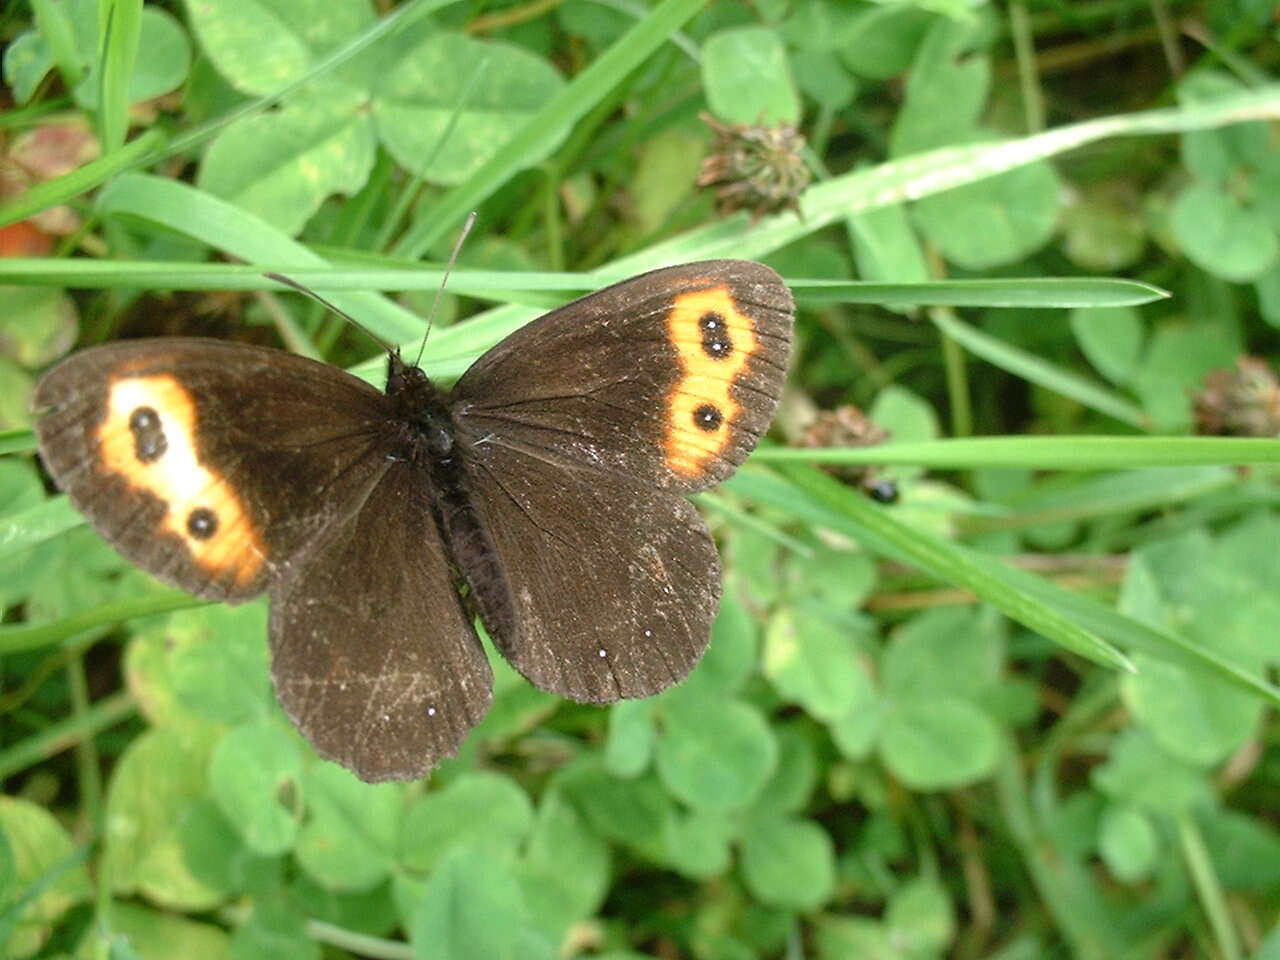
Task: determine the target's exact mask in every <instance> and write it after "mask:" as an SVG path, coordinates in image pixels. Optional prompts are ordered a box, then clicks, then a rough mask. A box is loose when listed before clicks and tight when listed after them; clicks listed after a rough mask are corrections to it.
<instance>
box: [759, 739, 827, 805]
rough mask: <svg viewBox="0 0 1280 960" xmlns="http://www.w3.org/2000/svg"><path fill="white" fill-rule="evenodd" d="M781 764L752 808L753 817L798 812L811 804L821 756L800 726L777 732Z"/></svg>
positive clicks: (779, 761)
mask: <svg viewBox="0 0 1280 960" xmlns="http://www.w3.org/2000/svg"><path fill="white" fill-rule="evenodd" d="M777 734H778V765H777V768H776V769H775V770H774V772H773V776H772V777H770V778H769V782H768V783H766V784H765V787H764V789H763V790H762V791H761V792H760V796H758V797H757V798H756V802H755V804H754V805H753V806H752V811H751V812H752V815H753V816H756V817H759V816H761V815H764V814H783V813H797V812H799V811H800V810H803V809H804V808H805V807H806V806H807V805H808V803H809V798H810V796H811V795H812V794H813V789H814V786H815V784H816V783H817V780H818V756H817V751H816V750H815V748H814V745H813V739H812V736H811V734H810V733H808V732H807V730H806V729H805V728H802V727H801V726H800V725H799V724H794V723H793V724H789V725H787V726H784V727H780V728H778V729H777Z"/></svg>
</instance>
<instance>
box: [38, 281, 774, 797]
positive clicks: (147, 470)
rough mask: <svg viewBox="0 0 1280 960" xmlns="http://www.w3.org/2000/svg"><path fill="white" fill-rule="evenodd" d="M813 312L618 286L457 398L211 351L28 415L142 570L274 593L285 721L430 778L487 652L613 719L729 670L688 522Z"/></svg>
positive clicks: (293, 361)
mask: <svg viewBox="0 0 1280 960" xmlns="http://www.w3.org/2000/svg"><path fill="white" fill-rule="evenodd" d="M793 314H794V305H793V302H792V297H791V293H790V291H789V290H788V289H787V287H786V285H785V284H784V283H783V282H782V280H781V279H780V278H779V277H778V275H777V274H776V273H774V272H773V271H772V270H770V269H769V268H768V267H765V266H763V265H761V264H758V263H751V262H747V261H735V260H713V261H707V262H704V263H691V264H684V265H682V266H674V267H667V268H665V269H661V270H655V271H652V272H650V273H645V274H642V275H640V276H637V277H634V278H632V279H630V280H625V281H623V282H621V283H618V284H615V285H613V286H610V287H607V288H605V289H603V290H600V291H597V292H596V293H593V294H590V295H588V296H586V297H583V298H582V299H579V300H576V301H574V302H572V303H569V304H567V305H565V306H563V307H560V308H559V309H557V310H553V311H552V312H551V313H548V314H546V315H544V316H542V317H540V318H538V319H537V320H534V321H533V322H531V323H529V324H528V325H526V326H524V327H522V328H521V329H519V330H517V331H516V332H515V333H512V334H511V335H510V336H508V337H507V338H506V339H504V340H503V341H501V342H500V343H498V344H497V345H496V346H494V347H493V348H492V349H490V350H489V351H488V352H487V353H485V354H484V355H482V356H481V357H480V359H479V360H477V361H476V362H475V363H474V364H473V365H472V366H471V367H470V368H469V369H468V370H467V371H466V372H465V373H464V374H463V376H462V377H461V378H460V379H459V380H458V381H457V383H456V384H455V385H454V386H453V388H452V389H451V390H448V391H445V390H443V389H441V388H440V387H438V386H437V385H436V384H434V383H433V382H432V381H431V380H429V379H428V378H427V376H426V374H425V373H424V372H423V371H422V369H421V368H419V367H418V366H416V365H415V364H410V363H406V362H405V361H404V360H402V359H401V357H400V355H399V353H398V352H389V354H388V360H387V382H386V388H385V390H383V391H379V390H377V389H376V388H375V387H373V386H371V385H369V384H367V383H365V382H364V381H362V380H359V379H357V378H355V377H353V376H351V375H350V374H348V373H345V372H343V371H341V370H339V369H337V368H335V367H331V366H328V365H326V364H323V363H319V362H317V361H313V360H310V359H306V358H304V357H300V356H296V355H293V354H289V353H285V352H283V351H279V350H274V349H269V348H265V347H256V346H248V345H244V344H237V343H230V342H224V341H218V340H208V339H188V338H160V339H150V340H136V341H122V342H118V343H113V344H109V345H106V346H99V347H94V348H90V349H86V350H83V351H81V352H79V353H76V354H73V355H71V356H70V357H68V358H66V359H65V360H63V361H61V362H60V363H59V364H57V365H56V366H55V367H53V368H52V369H51V370H49V371H48V372H47V373H46V374H45V375H44V376H43V377H42V378H41V380H40V382H39V383H38V385H37V387H36V391H35V398H34V407H35V410H36V416H37V423H36V433H37V437H38V441H39V447H40V455H41V458H42V459H43V461H44V463H45V465H46V467H47V469H48V471H49V473H50V474H51V475H52V477H53V479H54V481H55V482H56V483H57V484H58V486H59V487H60V488H61V489H63V490H65V491H66V492H67V494H68V496H69V497H70V500H71V502H72V503H73V504H74V505H75V506H76V507H77V508H78V509H79V510H80V511H81V512H82V513H83V514H84V515H85V516H86V517H87V518H88V519H89V521H90V522H91V523H92V524H93V526H94V527H95V528H97V530H98V532H99V533H100V534H102V536H103V537H105V538H106V539H107V540H108V541H109V542H110V543H111V544H113V545H114V546H115V548H116V549H117V550H118V551H119V552H120V553H121V554H123V555H124V557H125V558H127V559H128V560H129V561H131V562H132V563H134V564H136V565H137V566H139V567H141V568H142V569H143V570H146V571H147V572H149V573H151V574H153V575H154V576H156V577H158V578H159V579H161V580H163V581H166V582H168V583H170V584H173V585H175V586H177V587H180V588H182V589H183V590H186V591H189V592H190V593H193V594H195V595H196V596H199V597H204V598H206V599H209V600H216V601H225V602H227V603H238V602H241V601H245V600H249V599H250V598H252V597H255V596H258V595H259V594H261V593H263V592H264V591H265V592H267V593H269V594H270V617H269V628H268V633H269V642H270V647H271V672H272V678H273V681H274V684H275V689H276V694H277V696H278V698H279V700H280V703H281V705H282V706H283V708H284V710H285V712H286V713H287V714H288V716H289V717H290V719H291V720H292V721H293V723H294V724H295V725H296V726H297V728H298V729H299V730H300V731H301V732H302V734H303V735H304V736H305V737H306V738H307V739H308V740H309V741H310V742H311V743H312V744H313V746H314V747H315V749H316V751H317V752H318V753H319V754H320V755H321V756H323V757H325V758H327V759H330V760H333V761H336V762H337V763H340V764H342V765H343V766H345V767H347V768H348V769H350V770H351V771H352V772H354V773H355V774H356V775H357V776H358V777H360V778H361V779H363V780H366V781H371V782H372V781H380V780H407V779H415V778H417V777H420V776H422V775H423V774H424V773H425V772H426V771H427V770H429V769H430V768H432V767H434V766H435V765H436V764H437V763H438V762H439V761H440V760H441V759H443V758H444V757H446V756H451V755H453V754H454V753H456V751H457V749H458V746H459V745H460V743H461V742H462V740H463V739H464V738H465V737H466V735H467V732H468V731H469V730H470V729H471V728H472V727H473V726H474V725H475V724H477V723H479V722H480V720H481V719H482V718H483V717H484V715H485V713H486V712H487V711H488V708H489V706H490V702H491V700H492V680H493V677H492V672H491V670H490V665H489V661H488V658H487V656H486V654H485V651H484V647H483V645H482V643H481V641H480V639H479V636H478V634H477V632H476V629H475V626H474V621H475V617H476V616H477V615H478V616H479V618H480V620H481V621H482V622H483V624H484V627H485V630H486V632H487V633H488V635H489V636H490V637H491V638H492V640H493V643H494V646H495V647H496V648H497V650H498V651H500V652H501V653H502V655H503V656H504V657H505V658H506V659H507V660H508V661H509V662H510V663H511V664H512V665H513V666H514V667H515V668H516V669H517V670H518V671H519V672H520V673H522V674H523V675H524V676H525V677H526V678H528V679H529V681H531V682H532V683H533V684H534V685H535V686H537V687H540V688H542V689H544V690H548V691H552V692H554V693H557V694H560V695H562V696H564V697H568V698H570V699H573V700H577V701H582V702H588V703H600V704H603V703H611V702H613V701H616V700H619V699H622V698H632V697H645V696H649V695H652V694H655V693H657V692H659V691H661V690H663V689H665V688H667V687H669V686H671V685H672V684H674V683H677V682H679V681H680V680H681V679H683V678H684V677H685V676H686V675H687V674H688V673H689V671H690V670H691V669H692V668H693V667H694V665H695V664H696V663H697V662H698V659H699V658H700V657H701V655H702V653H703V651H704V650H705V649H706V647H707V643H708V640H709V637H710V630H711V622H712V620H713V619H714V617H715V614H716V609H717V606H718V604H719V598H720V569H719V558H718V555H717V553H716V548H715V545H714V544H713V542H712V539H711V536H710V534H709V533H708V531H707V528H706V526H705V524H704V523H703V521H702V519H701V518H700V517H699V515H698V513H697V511H696V510H695V509H694V507H693V505H692V504H691V503H690V502H689V500H688V499H686V495H687V494H691V493H695V492H697V491H700V490H705V489H707V488H708V487H712V486H714V485H715V484H717V483H719V482H720V481H722V480H724V479H725V478H726V477H728V476H729V475H730V474H731V473H733V471H734V470H735V469H736V468H737V467H738V465H739V464H741V463H742V461H743V460H744V459H745V458H746V456H747V455H748V454H749V453H750V452H751V450H752V449H753V448H754V447H755V445H756V442H757V441H758V440H759V439H760V437H761V435H762V434H763V433H764V432H765V431H766V430H767V429H768V427H769V424H770V421H771V420H772V418H773V414H774V411H775V409H776V407H777V404H778V398H779V395H780V393H781V391H782V386H783V382H784V379H785V377H786V371H787V363H788V359H789V354H790V347H791V335H792V321H793Z"/></svg>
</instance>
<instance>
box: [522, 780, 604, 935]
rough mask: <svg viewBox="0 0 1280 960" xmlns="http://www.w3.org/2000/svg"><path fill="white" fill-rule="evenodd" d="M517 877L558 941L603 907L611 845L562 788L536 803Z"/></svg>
mask: <svg viewBox="0 0 1280 960" xmlns="http://www.w3.org/2000/svg"><path fill="white" fill-rule="evenodd" d="M517 876H518V877H519V879H520V886H521V889H522V890H523V891H524V900H525V903H526V904H527V905H528V910H529V916H530V918H531V919H532V922H533V923H535V924H537V925H538V926H539V928H541V929H542V930H543V931H544V932H545V933H546V934H547V935H548V936H550V937H551V938H552V940H553V941H555V942H563V940H564V935H565V932H566V930H567V929H568V927H569V926H570V925H571V924H574V923H577V922H578V921H580V920H583V919H585V918H587V917H589V916H591V915H592V914H593V913H595V912H596V911H597V910H598V909H599V908H600V905H601V903H603V901H604V898H605V895H606V894H607V893H608V891H609V847H608V844H606V843H605V841H604V840H603V839H602V838H601V837H600V835H599V834H597V833H595V832H594V831H593V830H592V829H591V828H590V827H589V826H588V824H587V823H586V821H585V819H584V818H583V816H582V815H581V814H580V813H579V812H578V810H577V809H576V808H575V807H574V805H573V804H572V803H570V802H569V800H568V798H567V797H566V796H565V794H564V791H562V790H558V789H551V790H548V791H547V792H546V793H545V794H544V795H543V798H542V803H541V804H540V805H539V807H538V813H537V817H536V818H535V820H534V824H533V828H532V830H531V831H530V833H529V842H528V845H527V846H526V848H525V854H524V858H523V859H522V860H521V861H520V862H519V863H518V865H517Z"/></svg>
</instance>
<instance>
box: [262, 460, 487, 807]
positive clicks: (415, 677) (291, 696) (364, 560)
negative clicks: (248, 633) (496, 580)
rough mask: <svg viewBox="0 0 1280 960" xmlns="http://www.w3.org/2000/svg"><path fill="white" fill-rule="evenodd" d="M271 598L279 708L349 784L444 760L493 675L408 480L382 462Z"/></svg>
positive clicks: (411, 774)
mask: <svg viewBox="0 0 1280 960" xmlns="http://www.w3.org/2000/svg"><path fill="white" fill-rule="evenodd" d="M385 469H386V474H385V475H384V477H383V479H382V480H381V482H379V483H378V484H377V485H376V486H375V487H374V489H373V491H372V493H371V494H370V495H369V497H368V499H367V500H366V501H365V502H364V504H363V505H362V506H361V507H360V509H359V510H358V511H356V512H354V513H352V514H351V515H350V516H349V517H348V518H347V519H345V520H344V521H342V522H341V523H338V524H335V525H334V527H333V528H331V529H330V530H328V531H326V533H325V534H324V536H323V537H321V538H320V539H318V540H317V541H316V542H315V543H313V544H312V545H311V547H310V548H309V549H308V550H307V551H306V554H305V555H304V556H303V557H301V558H299V560H298V561H297V563H296V564H294V566H293V567H292V568H291V569H290V570H289V571H288V572H287V574H286V575H285V576H284V577H283V578H282V579H281V581H280V582H279V583H278V584H277V585H276V586H275V587H274V588H273V590H272V596H271V627H270V634H271V673H272V678H273V680H274V681H275V687H276V693H277V695H278V696H279V698H280V702H281V704H282V705H283V706H284V709H285V712H286V713H287V714H288V715H289V717H290V719H292V720H293V722H294V723H295V724H296V725H297V727H298V729H299V730H301V731H302V733H303V734H304V735H305V736H306V738H307V739H308V740H310V741H311V743H312V744H313V745H314V746H315V748H316V751H317V752H318V753H319V754H320V755H321V756H322V757H325V758H326V759H329V760H333V761H335V762H337V763H340V764H342V765H343V766H344V767H347V768H348V769H349V770H352V771H354V772H355V774H356V776H358V777H360V779H362V780H366V781H370V782H374V781H380V780H410V779H415V778H417V777H421V776H422V775H423V774H424V773H425V772H426V771H427V770H429V769H430V768H432V767H434V766H435V765H436V764H437V763H439V762H440V761H441V760H442V759H444V758H445V757H448V756H452V755H453V754H454V753H456V752H457V749H458V745H459V744H460V743H461V742H462V740H463V739H464V738H465V737H466V735H467V732H468V731H469V730H470V729H471V728H472V727H473V726H475V725H476V724H477V723H479V722H480V720H481V719H483V717H484V715H485V713H486V712H487V711H488V709H489V704H490V702H491V700H492V686H493V675H492V672H491V671H490V668H489V661H488V658H487V657H486V656H485V653H484V648H483V647H482V646H481V643H480V639H479V637H477V636H476V632H475V628H474V627H473V626H472V622H471V617H470V615H469V614H468V613H467V611H466V610H465V608H464V606H463V602H462V599H461V597H460V596H459V595H458V591H457V589H456V587H455V586H454V582H453V579H452V576H451V573H450V570H449V565H448V561H447V560H446V558H445V552H444V548H443V545H442V544H441V542H440V539H439V535H438V534H437V532H436V528H435V525H434V523H433V522H432V519H431V508H430V505H429V503H428V502H427V499H426V498H427V490H426V487H425V486H424V484H423V481H422V476H421V474H420V473H419V472H418V471H416V470H414V469H413V468H412V467H411V466H410V465H409V464H407V463H394V464H391V465H390V466H387V467H386V468H385Z"/></svg>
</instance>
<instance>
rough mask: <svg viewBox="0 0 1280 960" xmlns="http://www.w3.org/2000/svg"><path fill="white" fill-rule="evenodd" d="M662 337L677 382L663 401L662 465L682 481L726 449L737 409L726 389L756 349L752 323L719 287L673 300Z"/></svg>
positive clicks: (727, 291)
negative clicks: (670, 350)
mask: <svg viewBox="0 0 1280 960" xmlns="http://www.w3.org/2000/svg"><path fill="white" fill-rule="evenodd" d="M667 333H668V335H669V336H670V338H671V342H672V343H674V344H675V347H676V352H677V354H678V356H679V361H680V379H679V380H678V381H677V382H676V384H675V386H674V387H673V388H672V390H671V395H670V398H669V399H668V401H667V436H666V463H667V466H668V467H669V468H670V469H671V470H672V471H673V472H675V473H678V474H680V475H681V476H685V477H697V476H699V475H700V474H702V473H704V472H705V470H706V467H707V463H708V461H710V460H712V459H713V458H714V457H717V456H719V455H721V454H723V453H724V451H725V450H726V449H727V448H728V446H729V442H730V439H731V438H732V435H733V424H734V421H735V419H736V418H737V416H738V410H739V407H738V403H737V401H735V400H734V399H733V395H732V393H731V392H730V388H731V387H732V386H733V385H734V383H735V382H736V381H737V379H738V376H739V374H741V373H742V371H743V370H744V369H746V366H747V362H748V360H750V359H751V356H752V355H753V354H754V353H756V351H757V350H758V349H759V346H760V344H759V341H758V340H757V339H756V332H755V325H754V324H753V323H752V320H751V318H750V317H749V316H747V315H746V314H744V313H742V312H741V311H739V310H738V308H737V306H736V305H735V304H734V301H733V296H732V295H731V294H730V293H729V288H728V287H727V286H724V285H721V286H717V287H711V288H709V289H707V290H695V291H693V292H692V293H683V294H681V295H680V296H678V297H676V298H675V303H674V304H673V305H672V308H671V312H670V313H669V314H668V315H667Z"/></svg>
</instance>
